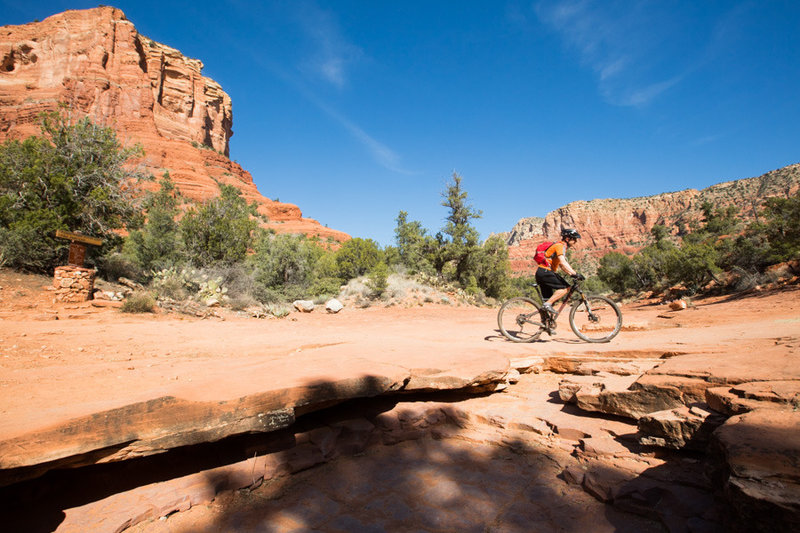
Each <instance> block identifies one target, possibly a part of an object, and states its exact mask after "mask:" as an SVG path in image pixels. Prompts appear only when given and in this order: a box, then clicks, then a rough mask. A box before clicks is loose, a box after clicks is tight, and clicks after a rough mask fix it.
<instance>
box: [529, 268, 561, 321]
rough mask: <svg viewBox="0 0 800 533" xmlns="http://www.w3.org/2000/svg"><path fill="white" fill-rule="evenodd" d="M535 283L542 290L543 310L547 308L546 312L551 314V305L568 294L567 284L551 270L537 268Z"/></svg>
mask: <svg viewBox="0 0 800 533" xmlns="http://www.w3.org/2000/svg"><path fill="white" fill-rule="evenodd" d="M536 282H537V283H538V284H539V286H540V287H541V288H542V298H543V299H544V300H545V301H544V302H543V303H544V304H545V308H547V307H549V308H550V309H548V311H550V312H553V311H552V309H553V304H554V303H556V302H558V301H559V300H560V299H561V298H563V297H564V296H566V294H567V292H569V283H567V282H566V280H565V279H564V278H562V277H561V276H559V275H558V274H556V273H555V272H553V271H552V270H549V269H546V268H539V269H538V270H537V271H536Z"/></svg>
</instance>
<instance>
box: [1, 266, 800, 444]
mask: <svg viewBox="0 0 800 533" xmlns="http://www.w3.org/2000/svg"><path fill="white" fill-rule="evenodd" d="M49 283H50V280H49V279H47V278H44V277H41V276H30V275H24V274H19V273H15V272H11V271H8V270H0V287H2V288H1V289H0V436H2V437H6V438H8V437H11V436H14V435H15V434H17V433H20V432H24V431H27V430H29V429H32V428H35V427H37V426H39V427H40V426H42V425H44V424H46V423H47V421H48V420H51V419H52V418H53V417H57V418H61V417H71V416H81V415H84V414H88V413H91V412H96V411H97V410H101V409H104V408H113V407H115V406H118V405H120V404H124V403H127V402H131V401H137V400H143V399H148V398H152V397H154V395H158V394H161V393H164V392H166V391H169V393H170V394H173V395H176V396H179V397H185V398H187V399H193V398H202V397H204V396H207V395H208V393H209V392H210V390H211V388H213V387H214V386H215V384H216V383H218V381H219V380H217V379H216V378H215V376H218V375H219V374H220V373H224V372H225V371H226V369H230V368H232V367H236V368H238V369H242V368H245V369H246V368H247V367H248V365H252V367H253V368H254V369H256V368H257V367H258V365H261V364H264V363H265V362H269V363H271V364H273V365H274V364H280V366H279V368H282V369H285V372H286V373H287V374H288V373H292V372H294V371H296V370H297V369H299V368H303V369H306V370H307V369H308V368H310V367H313V366H314V365H323V364H324V365H327V366H329V367H330V370H331V371H334V370H335V369H334V368H333V367H334V366H335V365H336V364H337V363H336V362H337V361H344V360H351V359H358V358H359V357H363V358H364V359H365V360H366V358H367V355H369V356H370V357H372V356H374V354H380V356H381V358H382V360H383V361H392V360H394V359H398V360H400V359H405V360H408V358H409V357H410V358H411V360H412V361H415V363H414V364H418V365H419V367H421V368H424V365H425V360H426V357H435V356H437V355H438V354H449V356H450V357H456V358H458V357H462V356H463V358H464V359H465V360H466V359H468V358H469V356H470V354H493V355H497V356H505V357H509V358H519V357H526V356H529V355H543V354H592V353H603V354H608V355H614V356H619V357H659V356H661V355H663V354H664V353H726V352H731V351H737V352H741V351H747V352H750V353H754V354H758V353H760V352H764V351H765V350H775V349H780V350H785V349H786V346H787V345H789V346H792V345H793V346H795V347H796V346H797V342H796V341H797V340H798V338H800V298H798V296H800V287H797V286H790V287H786V288H784V289H782V290H772V291H764V292H758V293H754V294H750V295H744V296H738V297H727V298H726V297H715V298H706V299H698V300H695V301H694V302H693V303H692V306H691V307H690V308H689V309H687V310H684V311H678V312H674V311H670V310H669V309H668V307H667V306H665V305H664V304H657V303H653V302H643V303H642V302H640V303H631V304H625V305H624V306H623V313H624V323H625V329H624V330H623V331H622V332H621V333H620V335H619V336H618V337H617V338H615V339H614V340H613V341H612V342H610V343H607V344H587V343H584V342H582V341H580V340H579V339H577V338H576V337H575V336H574V335H573V334H572V332H571V331H570V330H569V326H568V325H567V324H566V320H565V317H562V319H561V323H560V325H559V331H558V332H557V335H555V336H554V337H548V336H547V335H544V336H543V341H540V342H536V343H533V344H515V343H511V342H508V341H506V340H505V339H504V338H503V337H502V336H501V335H500V334H499V332H498V330H497V326H496V318H495V317H496V309H486V308H474V307H458V306H446V305H426V306H425V307H414V308H403V307H399V306H393V307H388V308H386V307H379V306H375V307H371V308H367V309H350V308H345V309H344V310H342V311H341V312H340V313H338V314H335V315H332V314H327V313H325V312H324V311H320V310H316V311H315V312H313V313H309V314H304V313H292V314H291V315H290V316H289V317H286V318H283V319H256V318H251V317H246V316H238V315H237V314H236V313H233V312H225V313H223V314H222V316H223V318H206V319H201V318H195V317H188V316H185V315H179V314H175V313H157V314H139V315H131V314H125V313H121V312H120V311H119V310H118V309H115V308H98V307H94V306H93V305H91V303H90V302H86V303H83V304H55V303H53V298H52V293H51V292H50V291H48V290H46V287H47V286H48V285H49ZM272 377H273V378H275V379H276V380H279V378H280V376H272ZM259 383H263V380H261V381H259V380H254V383H253V387H258V386H261V385H259ZM239 392H241V383H240V388H239V389H238V390H237V393H239ZM220 394H221V395H224V391H220Z"/></svg>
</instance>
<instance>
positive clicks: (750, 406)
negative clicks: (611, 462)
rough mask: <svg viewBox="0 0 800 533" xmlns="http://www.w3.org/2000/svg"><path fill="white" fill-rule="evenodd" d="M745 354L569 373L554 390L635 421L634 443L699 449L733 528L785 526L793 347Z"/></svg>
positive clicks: (798, 498) (798, 397) (799, 432)
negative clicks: (630, 371) (639, 370)
mask: <svg viewBox="0 0 800 533" xmlns="http://www.w3.org/2000/svg"><path fill="white" fill-rule="evenodd" d="M752 358H753V355H752V354H750V353H726V354H686V355H679V356H676V357H672V358H670V359H667V360H666V361H664V362H663V363H662V364H660V365H658V366H656V367H654V368H652V369H650V370H648V371H647V372H646V373H644V374H643V375H641V376H639V377H638V378H636V377H633V378H631V377H628V378H621V377H619V376H615V375H605V376H596V375H593V376H571V377H569V378H567V379H564V380H563V381H562V382H561V384H560V386H559V396H560V397H561V399H562V400H564V401H566V402H570V403H574V404H575V405H577V406H578V407H579V408H581V409H583V410H586V411H594V412H602V413H607V414H612V415H618V416H623V417H626V418H630V419H635V420H637V425H638V440H639V442H640V444H642V445H648V446H657V447H661V448H668V449H675V450H697V451H706V452H708V454H709V457H710V458H711V459H710V460H711V464H712V465H713V467H712V468H711V469H710V470H711V471H712V472H713V474H712V476H713V478H714V480H715V482H716V484H717V485H718V486H720V487H721V488H722V490H723V492H724V494H725V499H726V500H727V501H728V502H729V504H730V507H731V510H732V512H733V513H734V519H733V520H731V528H732V530H735V531H776V530H782V529H786V530H787V531H788V530H793V529H796V528H797V527H798V526H800V477H798V472H800V464H798V461H797V458H798V457H800V416H798V412H797V406H798V405H800V371H798V369H797V365H796V353H795V352H794V351H793V350H790V351H786V350H781V349H775V350H765V351H763V352H762V353H760V354H759V363H758V365H757V366H755V365H753V364H752ZM615 490H619V487H617V488H616V489H615ZM790 525H791V526H790Z"/></svg>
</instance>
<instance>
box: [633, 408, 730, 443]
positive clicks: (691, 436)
mask: <svg viewBox="0 0 800 533" xmlns="http://www.w3.org/2000/svg"><path fill="white" fill-rule="evenodd" d="M723 422H725V416H724V415H722V414H720V413H717V412H715V411H712V410H708V409H704V408H702V407H699V406H692V407H686V406H681V407H676V408H675V409H668V410H665V411H657V412H655V413H650V414H647V415H645V416H643V417H641V418H640V419H639V422H638V426H639V442H640V443H641V444H644V445H653V446H659V447H662V448H672V449H676V450H679V449H683V448H686V449H692V450H704V449H705V448H706V446H707V445H708V441H709V439H710V438H711V433H712V432H713V431H714V430H715V429H717V428H718V427H719V426H720V425H722V423H723Z"/></svg>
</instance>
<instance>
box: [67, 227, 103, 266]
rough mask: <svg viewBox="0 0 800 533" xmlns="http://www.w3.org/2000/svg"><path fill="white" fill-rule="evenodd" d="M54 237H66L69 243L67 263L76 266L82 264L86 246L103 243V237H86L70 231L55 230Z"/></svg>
mask: <svg viewBox="0 0 800 533" xmlns="http://www.w3.org/2000/svg"><path fill="white" fill-rule="evenodd" d="M56 237H57V238H59V239H67V240H68V241H70V243H69V260H68V262H67V264H69V265H71V266H76V267H82V266H83V260H84V258H85V257H86V246H87V245H89V246H100V245H102V244H103V239H98V238H97V237H88V236H86V235H81V234H80V233H70V232H69V231H63V230H60V229H59V230H56Z"/></svg>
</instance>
